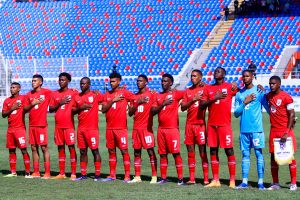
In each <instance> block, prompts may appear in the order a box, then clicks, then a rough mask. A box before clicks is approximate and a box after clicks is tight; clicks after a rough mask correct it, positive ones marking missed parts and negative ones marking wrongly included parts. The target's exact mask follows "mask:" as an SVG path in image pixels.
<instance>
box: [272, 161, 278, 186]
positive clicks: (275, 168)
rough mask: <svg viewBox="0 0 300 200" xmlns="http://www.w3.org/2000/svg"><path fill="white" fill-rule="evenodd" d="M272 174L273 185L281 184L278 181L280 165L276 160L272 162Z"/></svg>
mask: <svg viewBox="0 0 300 200" xmlns="http://www.w3.org/2000/svg"><path fill="white" fill-rule="evenodd" d="M271 173H272V178H273V183H279V179H278V164H277V163H276V161H275V160H271Z"/></svg>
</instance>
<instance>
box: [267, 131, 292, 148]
mask: <svg viewBox="0 0 300 200" xmlns="http://www.w3.org/2000/svg"><path fill="white" fill-rule="evenodd" d="M284 133H285V132H284V131H277V130H272V129H271V130H270V138H269V152H270V153H274V142H273V140H274V139H275V138H281V137H282V136H283V135H284ZM289 137H291V138H292V140H293V147H294V152H296V151H297V142H296V137H295V134H294V130H291V131H290V132H289Z"/></svg>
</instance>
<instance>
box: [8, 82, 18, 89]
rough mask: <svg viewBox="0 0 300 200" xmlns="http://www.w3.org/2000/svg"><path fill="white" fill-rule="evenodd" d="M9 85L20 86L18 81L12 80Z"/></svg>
mask: <svg viewBox="0 0 300 200" xmlns="http://www.w3.org/2000/svg"><path fill="white" fill-rule="evenodd" d="M10 85H17V86H19V88H21V84H20V83H18V82H12V83H11V84H10Z"/></svg>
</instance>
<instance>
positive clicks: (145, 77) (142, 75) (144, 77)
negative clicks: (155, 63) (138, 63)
mask: <svg viewBox="0 0 300 200" xmlns="http://www.w3.org/2000/svg"><path fill="white" fill-rule="evenodd" d="M140 77H142V78H143V79H145V80H146V82H148V77H147V76H146V75H145V74H140V75H139V76H138V78H140Z"/></svg>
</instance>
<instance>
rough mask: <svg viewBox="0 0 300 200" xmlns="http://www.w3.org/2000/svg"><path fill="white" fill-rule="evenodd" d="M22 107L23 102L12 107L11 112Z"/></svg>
mask: <svg viewBox="0 0 300 200" xmlns="http://www.w3.org/2000/svg"><path fill="white" fill-rule="evenodd" d="M20 107H21V102H16V103H14V104H13V105H12V106H11V108H10V109H11V110H18V109H19V108H20Z"/></svg>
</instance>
